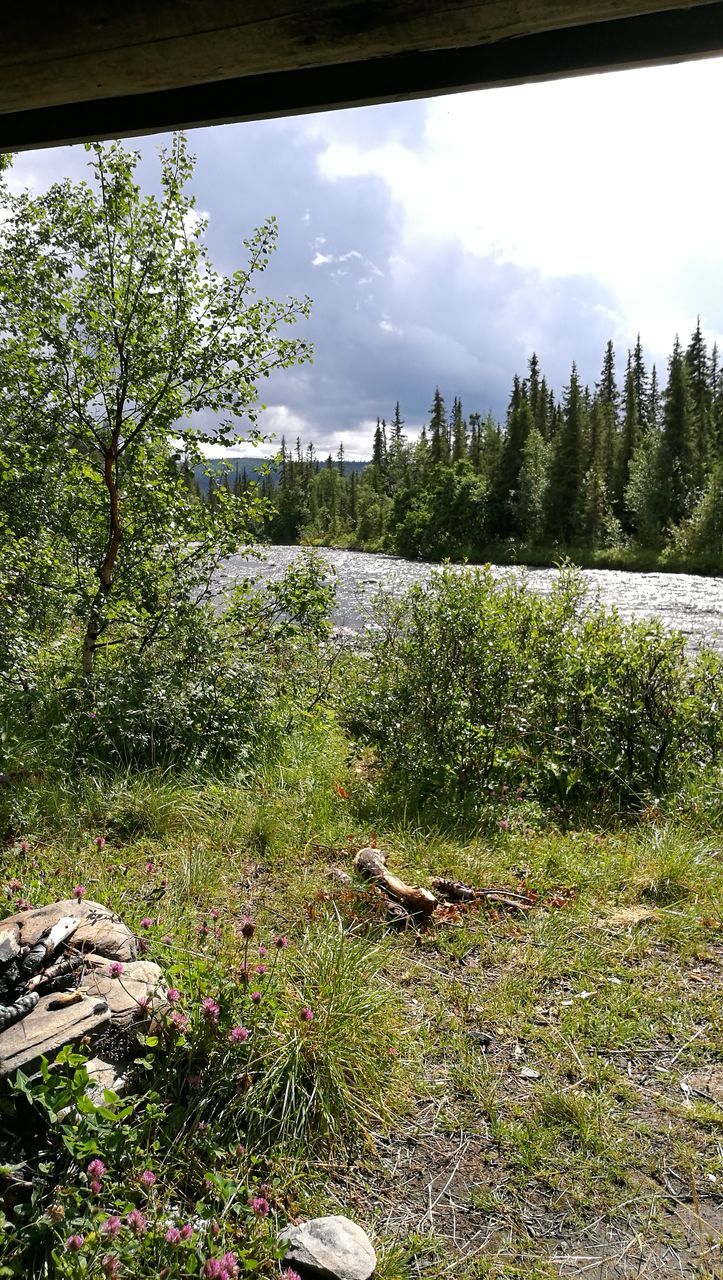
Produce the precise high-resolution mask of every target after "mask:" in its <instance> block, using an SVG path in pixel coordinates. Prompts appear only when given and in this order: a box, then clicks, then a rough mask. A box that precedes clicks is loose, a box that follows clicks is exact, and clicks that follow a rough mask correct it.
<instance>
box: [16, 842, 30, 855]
mask: <svg viewBox="0 0 723 1280" xmlns="http://www.w3.org/2000/svg"><path fill="white" fill-rule="evenodd" d="M18 848H19V849H20V852H21V853H30V845H29V844H28V842H27V840H21V841H20V844H19V845H18Z"/></svg>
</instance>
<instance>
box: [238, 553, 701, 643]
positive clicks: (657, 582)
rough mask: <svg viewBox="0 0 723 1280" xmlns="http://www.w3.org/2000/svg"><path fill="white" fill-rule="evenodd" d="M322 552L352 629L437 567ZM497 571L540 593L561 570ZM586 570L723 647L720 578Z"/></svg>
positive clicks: (604, 597)
mask: <svg viewBox="0 0 723 1280" xmlns="http://www.w3.org/2000/svg"><path fill="white" fill-rule="evenodd" d="M299 554H300V548H299V547H269V548H268V549H267V550H265V551H264V552H263V553H262V554H261V555H254V556H251V557H249V558H245V557H243V556H234V557H233V558H232V559H231V560H229V561H228V563H227V566H226V571H225V573H224V574H223V583H224V584H230V583H231V582H233V581H235V580H237V579H238V578H240V577H248V576H250V577H257V578H260V579H262V580H265V579H273V578H279V577H281V575H282V574H283V573H284V571H285V570H286V569H287V568H288V566H289V565H290V564H291V563H292V562H293V561H294V560H295V559H296V557H297V556H298V555H299ZM319 554H320V555H321V556H323V558H324V560H325V561H326V563H327V564H328V565H329V567H330V569H332V570H333V571H334V573H335V575H336V585H337V604H336V610H335V614H334V622H335V624H336V626H337V627H339V628H342V629H344V630H348V631H352V632H353V631H361V630H363V629H364V627H365V625H366V624H367V623H368V622H369V621H370V620H371V616H372V600H373V597H374V596H375V594H376V593H377V591H378V590H379V589H380V588H383V589H384V590H385V591H391V592H392V593H393V594H394V595H399V594H401V593H402V592H403V591H405V590H406V589H407V588H408V587H410V586H411V585H412V584H413V583H415V582H422V583H423V582H426V581H427V580H428V578H429V576H430V574H431V573H432V572H433V570H434V568H435V566H434V565H431V564H427V563H425V562H423V561H414V560H402V559H399V558H397V557H395V556H382V555H368V554H367V553H366V552H363V551H335V550H333V549H331V548H324V549H322V550H321V551H320V553H319ZM492 572H493V573H494V574H495V575H496V576H499V577H503V576H505V575H507V574H512V575H514V576H516V577H517V576H519V575H524V576H525V577H526V578H527V580H528V582H529V584H530V587H531V588H532V589H533V590H534V591H538V592H539V593H540V594H541V595H545V594H546V593H547V592H549V591H550V590H551V589H552V586H553V584H554V582H555V580H556V578H557V574H558V571H557V569H525V568H518V567H513V568H507V567H505V568H503V567H501V566H493V568H492ZM584 577H585V578H586V580H587V581H588V582H589V584H590V588H591V591H593V592H596V593H597V594H598V595H599V597H600V599H601V601H602V602H603V603H604V604H607V605H616V606H617V608H618V609H619V611H620V613H621V614H622V616H623V617H625V618H651V617H659V618H661V619H662V621H663V623H664V625H665V626H666V627H668V628H669V629H671V630H677V631H682V632H683V634H684V635H685V636H686V638H687V640H688V643H689V645H690V647H691V648H693V649H699V648H701V646H703V645H709V646H711V647H712V648H715V649H718V650H719V651H720V652H723V578H704V577H700V576H699V575H697V574H686V573H627V572H625V571H623V570H618V569H586V570H584Z"/></svg>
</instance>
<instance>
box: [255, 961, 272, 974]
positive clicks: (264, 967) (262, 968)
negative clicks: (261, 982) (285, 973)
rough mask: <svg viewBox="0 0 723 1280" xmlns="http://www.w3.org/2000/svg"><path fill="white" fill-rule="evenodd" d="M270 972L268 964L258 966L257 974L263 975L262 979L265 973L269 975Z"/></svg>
mask: <svg viewBox="0 0 723 1280" xmlns="http://www.w3.org/2000/svg"><path fill="white" fill-rule="evenodd" d="M268 971H269V967H268V965H266V964H257V966H256V972H257V973H258V974H260V975H261V977H263V975H264V974H265V973H268Z"/></svg>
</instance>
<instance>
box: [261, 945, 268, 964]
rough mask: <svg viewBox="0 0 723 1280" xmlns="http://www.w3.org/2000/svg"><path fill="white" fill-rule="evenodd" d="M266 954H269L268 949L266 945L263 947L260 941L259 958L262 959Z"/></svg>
mask: <svg viewBox="0 0 723 1280" xmlns="http://www.w3.org/2000/svg"><path fill="white" fill-rule="evenodd" d="M268 954H269V949H268V947H265V946H264V944H263V942H262V943H261V946H260V947H259V955H260V956H261V959H262V960H264V959H265V958H266V956H267V955H268Z"/></svg>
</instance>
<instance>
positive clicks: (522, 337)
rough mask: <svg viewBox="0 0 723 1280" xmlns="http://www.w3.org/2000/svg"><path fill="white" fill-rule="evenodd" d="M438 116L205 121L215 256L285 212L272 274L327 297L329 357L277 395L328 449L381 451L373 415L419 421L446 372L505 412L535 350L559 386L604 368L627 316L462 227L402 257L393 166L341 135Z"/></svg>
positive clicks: (147, 149) (41, 171)
mask: <svg viewBox="0 0 723 1280" xmlns="http://www.w3.org/2000/svg"><path fill="white" fill-rule="evenodd" d="M424 119H425V106H424V104H423V103H405V104H401V105H399V106H396V107H393V108H389V107H381V108H380V107H377V108H368V109H365V110H360V111H357V112H341V113H338V115H337V116H335V117H325V119H324V121H323V122H316V121H313V120H312V121H311V122H310V121H309V120H305V119H300V120H280V121H266V122H262V123H259V124H246V125H236V126H232V127H226V128H216V129H206V130H200V131H198V132H197V133H195V134H193V135H192V136H191V142H192V146H193V149H194V150H195V152H196V154H197V156H198V167H197V172H196V179H195V183H194V187H195V191H196V194H197V201H198V207H199V208H200V209H203V210H206V211H208V212H209V214H210V217H211V221H210V227H209V242H210V248H211V254H212V258H213V260H214V261H215V263H216V265H218V266H219V267H220V268H221V269H223V270H227V271H228V270H232V269H234V268H235V267H237V266H238V265H239V264H240V262H241V261H242V260H243V248H242V244H241V241H242V240H243V238H244V236H246V235H248V233H249V232H250V230H251V229H252V227H254V226H255V225H257V224H258V223H259V222H261V221H262V220H263V219H265V218H266V217H268V216H269V215H270V214H275V215H276V216H277V217H278V221H279V228H280V239H279V249H278V253H277V254H276V256H275V259H274V261H273V263H272V264H271V266H270V268H269V270H268V272H267V274H266V277H265V280H264V289H265V290H266V291H268V292H269V293H271V294H275V295H277V296H279V295H287V294H295V295H302V294H306V293H308V294H310V295H311V297H312V298H313V299H314V308H313V313H312V317H311V320H310V321H309V323H308V325H307V326H306V329H307V334H308V336H309V337H310V338H311V339H312V340H313V342H314V345H315V361H314V364H313V365H311V366H305V367H303V368H299V369H296V370H290V371H287V372H285V373H283V374H280V375H278V376H274V377H273V378H272V379H270V380H269V383H268V384H267V385H266V386H265V387H264V397H265V399H266V401H267V402H268V403H269V405H271V406H279V405H284V406H286V409H287V410H288V415H289V417H288V421H289V423H290V425H291V427H292V429H295V428H296V426H297V425H298V424H299V423H300V424H301V429H302V433H303V434H304V436H305V437H306V438H307V439H309V438H311V439H313V440H314V443H315V444H316V445H317V447H318V448H319V450H320V451H324V452H325V451H327V450H328V449H335V448H336V446H337V443H338V440H339V437H340V434H341V433H342V432H343V433H345V437H346V439H347V442H349V441H351V449H350V452H352V453H355V454H357V455H359V456H368V452H369V447H370V440H369V436H368V432H366V431H361V432H360V431H359V430H358V428H359V424H361V423H363V422H368V421H369V420H374V419H376V417H377V415H382V416H386V417H390V416H391V414H392V412H393V408H394V403H395V401H396V400H397V399H398V400H399V401H400V403H401V407H402V414H403V416H404V418H405V419H406V420H407V422H408V423H410V424H420V423H421V422H422V421H423V420H424V419H425V418H426V416H427V412H428V409H429V405H430V402H431V399H432V394H433V391H434V388H435V385H437V384H438V385H439V386H440V388H441V389H442V392H443V394H444V395H445V396H446V397H447V398H448V399H451V397H452V396H454V395H460V396H461V397H462V401H463V404H464V406H465V409H466V410H467V411H471V410H473V409H478V410H480V411H483V412H484V411H486V410H487V409H490V410H492V412H493V413H495V414H498V415H502V414H503V413H504V410H505V407H506V404H507V400H508V396H509V390H510V385H511V381H512V377H513V375H514V374H515V373H516V372H518V373H524V371H525V368H526V363H527V359H528V358H529V355H530V354H531V352H532V350H537V352H538V355H539V356H540V359H541V362H542V366H543V370H544V371H545V372H546V374H547V376H548V380H549V381H550V382H551V383H552V384H553V385H554V386H555V387H556V388H557V389H560V388H561V387H562V385H563V383H564V382H565V381H566V379H567V377H568V375H569V369H570V364H571V361H572V360H573V359H575V360H577V363H578V366H579V368H580V370H581V373H582V376H583V377H584V378H585V379H588V380H594V379H595V377H596V376H597V373H598V370H599V367H600V364H601V361H602V353H603V349H604V345H605V342H606V341H607V339H608V337H610V336H611V335H612V333H613V330H614V327H615V311H616V304H615V299H614V297H613V296H612V295H611V294H610V292H609V291H608V290H606V288H605V287H604V285H602V284H601V283H600V282H599V281H598V280H596V279H595V278H594V277H593V276H592V275H590V276H575V277H565V278H557V279H550V278H545V277H542V276H541V275H540V274H538V273H536V272H534V271H529V270H524V269H522V268H521V267H518V266H514V265H511V264H509V263H505V262H502V261H499V260H498V259H497V258H496V257H495V256H493V255H490V256H489V257H480V256H477V255H473V254H471V253H469V252H466V251H465V250H464V249H463V247H462V246H461V245H460V243H459V241H458V240H457V239H455V238H454V236H453V235H452V234H450V236H449V238H448V239H446V240H444V241H439V240H438V241H435V242H434V243H432V242H430V243H429V245H428V247H427V249H426V250H418V251H417V254H416V256H415V259H414V261H403V260H402V258H401V257H400V254H401V253H403V250H401V249H400V245H401V242H402V237H401V226H402V216H403V215H402V210H401V207H400V205H399V204H398V202H397V200H396V199H395V196H394V194H393V192H391V191H390V189H389V187H388V185H387V184H386V182H384V181H383V180H382V179H380V178H378V177H369V176H364V177H351V178H329V177H326V176H323V175H322V173H321V172H320V168H319V159H320V156H321V155H322V153H323V151H324V150H325V148H326V146H327V142H328V139H329V137H330V136H331V137H333V138H334V139H336V140H345V139H346V140H349V139H351V140H353V141H354V142H363V143H364V144H365V145H368V144H371V143H374V142H376V143H381V142H384V141H389V140H396V141H400V142H403V143H404V145H406V146H409V147H412V146H414V145H415V142H417V141H420V140H421V138H422V136H423V130H424ZM322 126H323V132H322ZM157 144H158V140H149V139H144V140H142V141H141V142H140V144H139V146H140V148H141V150H142V153H143V166H142V174H143V180H144V182H152V181H153V175H154V171H155V165H154V163H153V156H154V153H155V149H156V146H157ZM85 162H86V157H85V154H84V153H83V151H82V149H81V148H72V149H69V150H68V151H65V152H49V153H36V154H35V155H33V156H28V157H23V158H21V160H20V161H19V162H18V165H17V167H16V174H15V177H16V178H20V179H22V178H23V176H24V175H27V174H33V175H35V176H36V177H37V180H38V181H39V182H41V184H43V185H44V183H45V182H46V181H48V180H50V179H52V178H55V177H57V176H59V174H60V173H65V174H69V175H70V176H72V177H74V178H75V177H78V176H80V174H81V173H82V171H83V167H84V164H85ZM453 222H454V219H453V210H451V214H450V225H451V226H453ZM314 263H316V265H314ZM620 354H621V357H622V354H623V353H620ZM277 417H278V415H277ZM350 433H355V434H354V435H353V436H352V435H350Z"/></svg>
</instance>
